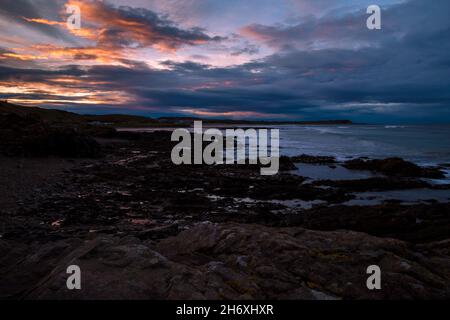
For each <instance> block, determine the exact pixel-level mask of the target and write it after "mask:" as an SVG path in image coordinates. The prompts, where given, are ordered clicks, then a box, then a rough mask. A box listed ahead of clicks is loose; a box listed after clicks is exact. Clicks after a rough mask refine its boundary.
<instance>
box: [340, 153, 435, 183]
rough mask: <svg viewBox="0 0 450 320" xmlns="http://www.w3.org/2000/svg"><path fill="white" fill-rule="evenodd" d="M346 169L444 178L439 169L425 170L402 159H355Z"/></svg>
mask: <svg viewBox="0 0 450 320" xmlns="http://www.w3.org/2000/svg"><path fill="white" fill-rule="evenodd" d="M344 167H346V168H347V169H353V170H370V171H376V172H381V173H383V174H385V175H387V176H398V177H421V178H435V179H439V178H443V177H444V173H443V172H442V171H441V170H440V169H439V168H423V167H419V166H418V165H416V164H414V163H411V162H409V161H405V160H403V159H401V158H387V159H375V160H370V159H354V160H349V161H346V162H345V163H344Z"/></svg>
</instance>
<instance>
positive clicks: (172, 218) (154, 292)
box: [0, 119, 450, 299]
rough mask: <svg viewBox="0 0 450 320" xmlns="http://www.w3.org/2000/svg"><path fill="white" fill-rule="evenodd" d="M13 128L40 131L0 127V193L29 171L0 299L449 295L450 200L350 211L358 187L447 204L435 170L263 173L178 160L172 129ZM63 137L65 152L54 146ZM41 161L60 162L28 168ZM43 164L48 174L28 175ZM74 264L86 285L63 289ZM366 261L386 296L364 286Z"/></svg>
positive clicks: (1, 263) (399, 166)
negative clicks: (432, 195)
mask: <svg viewBox="0 0 450 320" xmlns="http://www.w3.org/2000/svg"><path fill="white" fill-rule="evenodd" d="M21 121H29V124H30V125H29V126H27V128H30V127H31V125H33V126H35V127H36V128H37V129H36V128H35V129H33V131H27V132H25V133H23V134H22V135H21V137H27V138H26V139H25V138H20V137H18V136H15V137H14V136H13V135H12V134H11V132H13V131H7V130H3V133H2V130H0V135H1V134H3V135H6V134H9V135H10V137H11V139H12V138H13V137H14V139H15V142H14V143H11V140H9V141H10V143H9V144H5V143H3V145H2V149H0V150H2V151H3V152H2V153H3V154H4V155H5V156H3V157H0V162H1V163H2V168H3V169H2V170H3V174H1V175H0V176H2V177H8V178H7V179H6V178H5V181H3V182H2V184H3V188H4V189H5V190H8V189H11V188H9V185H17V184H18V182H17V181H14V177H17V176H18V175H16V174H14V172H17V171H20V172H28V174H29V176H30V177H31V176H33V177H34V178H33V179H32V180H31V181H30V183H29V184H27V183H24V185H26V187H23V188H19V189H16V191H15V192H14V197H13V198H11V197H10V198H8V201H6V200H4V199H3V200H4V201H5V203H8V204H9V205H8V206H6V205H5V206H2V208H0V226H1V227H0V274H1V277H0V298H2V299H48V298H50V299H448V298H450V250H449V248H450V204H449V200H448V199H447V201H436V200H435V199H429V201H418V202H417V203H413V204H411V203H409V204H406V203H402V202H401V201H395V199H392V200H393V201H383V202H381V203H378V204H377V205H366V206H355V205H350V204H349V203H350V202H351V201H352V200H353V199H355V198H357V197H358V194H360V193H364V192H375V191H376V192H380V191H391V190H416V189H417V190H422V189H427V190H440V191H443V192H444V193H445V192H447V191H448V198H450V189H449V186H448V185H445V184H444V185H442V184H441V185H434V184H432V183H431V182H430V180H429V179H434V178H439V177H442V174H443V173H442V171H441V170H440V169H439V168H420V167H418V166H416V165H414V164H412V163H409V162H406V161H404V160H402V159H397V158H393V159H386V160H371V159H357V160H352V161H348V162H346V163H338V162H337V161H336V160H335V159H333V158H331V157H318V158H317V157H313V156H309V155H299V156H298V157H294V158H283V159H282V161H281V168H282V169H284V171H283V172H281V173H280V174H278V175H276V176H269V177H268V176H261V175H259V170H258V169H259V168H255V167H254V166H250V165H248V166H247V165H243V166H175V165H174V164H172V162H171V161H170V151H171V148H172V143H171V142H170V133H169V132H158V131H157V132H153V133H127V132H116V131H115V130H110V131H108V130H105V129H95V128H94V129H95V130H94V129H93V128H90V131H89V132H87V131H80V130H78V129H77V130H75V129H71V130H69V131H67V129H61V128H59V129H55V128H53V127H46V126H41V124H40V123H39V122H33V121H34V120H32V119H31V120H30V119H26V120H21ZM15 122H17V121H15ZM5 123H8V122H5ZM9 123H11V121H10V122H9ZM21 127H23V126H21ZM14 130H16V132H17V130H18V129H17V128H16V129H14ZM28 130H30V129H28ZM55 130H60V131H55ZM61 130H63V132H65V135H62V136H63V137H64V138H61V139H62V140H57V141H56V142H55V138H54V137H55V134H54V132H58V133H61V132H62V131H61ZM30 132H31V133H30ZM33 132H40V135H39V139H38V141H39V143H40V144H41V145H42V146H46V147H45V148H39V151H40V152H37V153H36V152H30V151H34V150H35V144H31V145H32V146H33V149H31V150H30V149H29V146H30V143H29V141H34V142H36V141H37V140H36V134H33ZM56 136H58V137H61V135H59V134H56ZM33 139H34V140H33ZM2 141H5V140H2ZM58 143H60V144H61V143H62V144H63V145H65V146H68V148H67V150H70V152H69V153H67V152H64V153H60V152H55V150H60V148H59V145H58ZM18 146H20V148H18ZM6 156H8V157H6ZM36 157H38V158H36ZM19 159H21V160H20V161H21V162H20V161H19ZM55 159H58V160H55ZM36 161H38V162H39V161H41V162H48V163H50V164H51V163H52V161H58V163H59V164H60V165H59V166H56V167H55V166H53V165H49V166H47V167H42V166H41V167H39V168H38V169H35V167H32V165H31V163H35V162H36ZM299 163H308V164H314V165H318V166H325V167H327V168H330V167H331V168H333V167H337V166H339V167H345V168H347V169H349V170H366V171H370V172H373V173H376V174H377V175H376V176H374V177H369V178H365V179H352V180H330V179H321V180H317V179H309V178H308V177H307V176H303V175H302V172H301V171H300V172H297V171H296V170H295V167H296V165H297V164H299ZM15 165H19V166H20V167H18V168H14V166H15ZM33 168H34V169H33ZM50 168H51V169H50ZM11 170H17V171H11ZM27 170H28V171H27ZM42 170H43V172H47V171H46V170H52V172H51V177H52V178H48V175H45V174H44V175H43V176H45V177H46V179H44V178H43V177H41V175H37V174H36V171H40V172H42ZM21 177H22V178H21V179H25V180H26V179H28V178H29V177H28V176H25V177H24V176H23V175H22V176H21ZM5 194H7V192H6V191H5ZM10 196H11V194H10ZM2 197H3V196H2ZM72 264H77V265H79V266H80V267H81V269H82V275H83V282H82V283H83V288H82V290H75V291H69V290H67V288H66V286H65V281H66V278H67V274H66V268H67V266H69V265H72ZM373 264H375V265H379V266H380V268H381V270H382V277H383V278H382V290H375V291H370V290H368V289H367V287H366V279H367V276H368V275H367V274H366V268H367V267H368V266H369V265H373Z"/></svg>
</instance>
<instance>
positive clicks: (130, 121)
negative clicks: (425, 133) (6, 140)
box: [0, 101, 352, 127]
mask: <svg viewBox="0 0 450 320" xmlns="http://www.w3.org/2000/svg"><path fill="white" fill-rule="evenodd" d="M0 114H17V115H22V116H28V115H32V116H37V117H39V118H40V119H41V120H43V121H45V122H49V123H61V124H70V123H72V124H94V125H95V124H103V125H109V126H113V127H167V126H189V125H192V122H193V121H195V120H202V121H203V122H205V123H208V124H225V125H226V124H228V125H237V124H240V125H284V124H299V125H332V124H341V125H344V124H352V122H351V121H350V120H325V121H260V120H231V119H202V118H196V117H162V118H158V119H153V118H149V117H143V116H135V115H126V114H110V115H81V114H77V113H73V112H68V111H62V110H55V109H44V108H38V107H23V106H19V105H15V104H11V103H7V102H5V101H0Z"/></svg>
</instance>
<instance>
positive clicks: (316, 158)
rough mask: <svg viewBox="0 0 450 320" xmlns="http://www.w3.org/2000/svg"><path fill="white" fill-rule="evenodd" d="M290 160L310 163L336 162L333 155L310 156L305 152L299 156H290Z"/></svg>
mask: <svg viewBox="0 0 450 320" xmlns="http://www.w3.org/2000/svg"><path fill="white" fill-rule="evenodd" d="M291 160H292V161H293V162H300V163H310V164H333V163H336V159H335V158H334V157H327V156H310V155H307V154H302V155H300V156H296V157H292V158H291Z"/></svg>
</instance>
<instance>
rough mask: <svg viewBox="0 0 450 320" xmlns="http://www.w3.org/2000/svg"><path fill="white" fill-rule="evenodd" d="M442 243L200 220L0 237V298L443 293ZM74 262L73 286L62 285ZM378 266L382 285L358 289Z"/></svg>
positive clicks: (446, 260) (446, 261) (446, 281)
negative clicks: (122, 233) (139, 234)
mask: <svg viewBox="0 0 450 320" xmlns="http://www.w3.org/2000/svg"><path fill="white" fill-rule="evenodd" d="M448 246H449V243H448V241H444V242H435V243H429V244H427V245H420V246H414V245H410V244H408V243H405V242H402V241H400V240H394V239H381V238H376V237H372V236H369V235H366V234H363V233H356V232H349V231H336V232H319V231H308V230H305V229H302V228H269V227H263V226H259V225H242V224H233V223H225V224H213V223H209V222H204V223H200V224H197V225H196V226H194V227H193V228H192V229H190V230H187V231H184V232H182V233H180V234H179V235H177V236H175V237H171V238H167V239H165V240H162V241H161V242H159V243H152V242H149V241H147V242H142V241H140V240H139V239H136V238H132V237H123V238H119V237H113V236H101V237H97V238H94V239H92V240H85V241H82V240H79V239H72V240H64V241H63V240H61V241H57V242H52V243H47V244H43V245H40V246H34V249H35V251H31V250H30V249H31V248H33V246H30V247H26V246H24V245H17V244H15V243H11V242H7V241H2V240H0V257H1V258H0V264H1V265H2V266H4V265H8V266H9V269H8V270H7V272H6V273H4V274H3V276H2V282H1V284H0V297H2V298H7V297H8V298H11V297H16V298H19V297H20V298H25V299H341V298H344V299H394V298H395V299H398V298H404V299H413V298H414V299H433V298H436V299H448V298H449V297H450V292H449V288H450V257H449V252H448ZM71 264H77V265H79V266H80V267H81V270H82V272H83V273H82V275H83V282H82V290H75V291H69V290H67V289H66V278H67V274H66V272H65V271H66V268H67V266H68V265H71ZM373 264H376V265H379V266H380V268H381V270H382V271H383V278H382V290H375V291H370V290H368V289H367V287H366V279H367V275H366V268H367V267H368V266H369V265H373Z"/></svg>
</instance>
